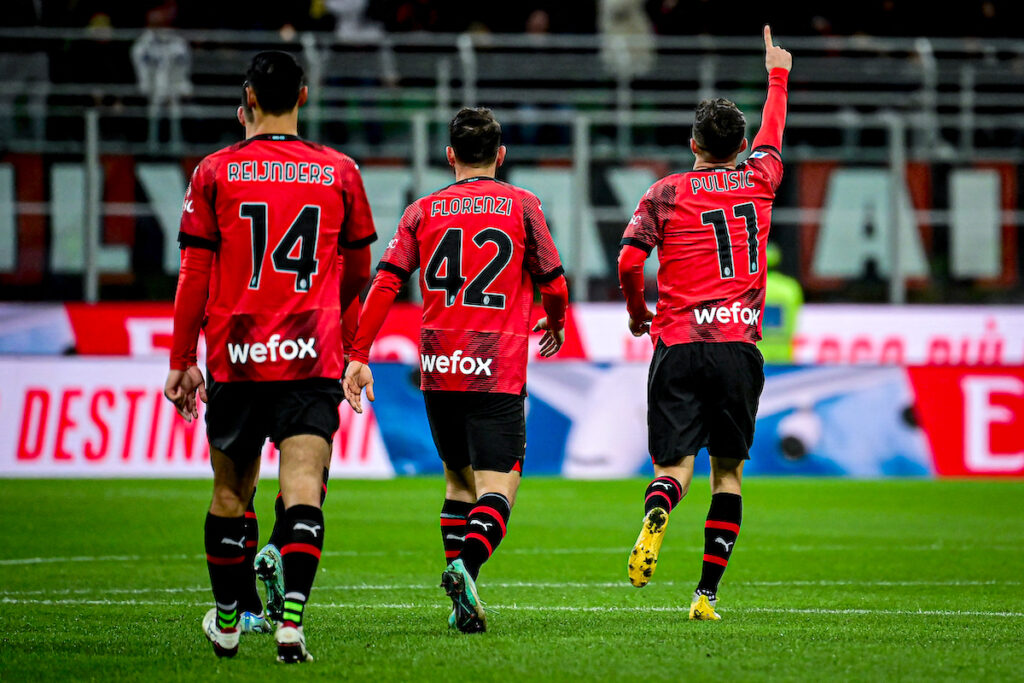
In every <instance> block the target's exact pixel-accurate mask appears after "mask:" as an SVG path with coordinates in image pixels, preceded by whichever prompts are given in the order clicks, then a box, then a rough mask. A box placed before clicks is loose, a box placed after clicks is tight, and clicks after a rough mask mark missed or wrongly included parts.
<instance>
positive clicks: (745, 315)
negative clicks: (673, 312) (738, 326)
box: [693, 301, 761, 325]
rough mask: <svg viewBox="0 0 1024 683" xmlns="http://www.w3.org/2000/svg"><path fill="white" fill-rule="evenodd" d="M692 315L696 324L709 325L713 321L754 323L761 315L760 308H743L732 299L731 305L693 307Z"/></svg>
mask: <svg viewBox="0 0 1024 683" xmlns="http://www.w3.org/2000/svg"><path fill="white" fill-rule="evenodd" d="M693 317H694V318H696V319H697V324H698V325H710V324H711V323H713V322H716V321H717V322H718V323H721V324H725V323H739V322H742V323H743V324H744V325H756V324H757V320H758V318H760V317H761V309H760V308H744V307H741V306H740V302H739V301H734V302H733V303H732V306H708V307H706V308H695V309H693Z"/></svg>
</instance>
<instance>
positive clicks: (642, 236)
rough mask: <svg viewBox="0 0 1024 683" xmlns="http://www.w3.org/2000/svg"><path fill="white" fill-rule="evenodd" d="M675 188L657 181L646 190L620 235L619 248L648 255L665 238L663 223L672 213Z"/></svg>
mask: <svg viewBox="0 0 1024 683" xmlns="http://www.w3.org/2000/svg"><path fill="white" fill-rule="evenodd" d="M675 196H676V188H675V186H674V185H672V184H671V183H664V182H662V181H660V180H659V181H658V182H657V183H655V184H654V185H651V187H650V188H648V190H647V192H645V193H644V196H643V197H642V198H641V199H640V203H639V204H637V205H636V211H634V212H633V217H632V218H631V219H630V220H629V224H628V225H626V231H625V232H624V233H623V234H622V241H620V242H619V244H620V245H621V246H627V245H628V246H631V247H636V248H637V249H642V250H644V251H645V252H646V253H648V254H650V253H651V251H652V250H653V249H654V248H655V247H657V246H658V245H659V244H661V241H662V239H663V238H664V237H665V223H666V222H667V221H668V217H669V215H670V214H671V211H672V205H673V203H674V201H675Z"/></svg>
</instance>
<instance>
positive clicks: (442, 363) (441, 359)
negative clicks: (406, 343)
mask: <svg viewBox="0 0 1024 683" xmlns="http://www.w3.org/2000/svg"><path fill="white" fill-rule="evenodd" d="M493 362H494V359H493V358H474V357H473V356H463V355H462V351H461V350H459V351H455V352H453V353H452V355H450V356H438V355H436V354H425V353H421V354H420V368H421V369H422V370H423V372H437V373H440V374H452V375H484V376H486V377H490V376H491V363H493Z"/></svg>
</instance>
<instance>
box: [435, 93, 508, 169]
mask: <svg viewBox="0 0 1024 683" xmlns="http://www.w3.org/2000/svg"><path fill="white" fill-rule="evenodd" d="M448 134H449V139H450V140H451V146H452V149H453V150H454V151H455V158H456V159H458V160H459V161H461V162H462V163H464V164H468V165H470V166H486V165H487V164H489V163H491V162H492V161H494V159H495V157H497V156H498V148H499V147H501V124H500V123H498V119H496V118H494V114H493V113H492V112H491V110H490V109H487V108H486V107H477V108H476V109H469V108H466V109H462V110H460V111H459V113H458V114H456V115H455V118H453V119H452V121H451V123H449V124H448Z"/></svg>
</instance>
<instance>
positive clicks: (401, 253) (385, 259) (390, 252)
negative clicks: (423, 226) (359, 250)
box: [377, 201, 423, 280]
mask: <svg viewBox="0 0 1024 683" xmlns="http://www.w3.org/2000/svg"><path fill="white" fill-rule="evenodd" d="M422 220H423V208H422V207H421V206H420V202H418V201H417V202H413V203H412V204H410V205H409V206H408V207H407V208H406V209H405V213H403V214H402V219H401V220H400V221H398V230H396V231H395V236H394V237H393V238H391V241H390V242H388V248H387V249H386V250H385V251H384V255H383V256H382V257H381V259H380V263H379V264H377V270H386V271H389V272H391V273H394V274H395V275H397V276H398V277H400V278H402V279H403V280H408V279H409V276H411V275H412V274H413V273H414V272H415V271H416V269H417V268H419V267H420V246H419V239H418V238H417V237H416V232H417V231H418V230H419V227H420V221H422Z"/></svg>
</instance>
